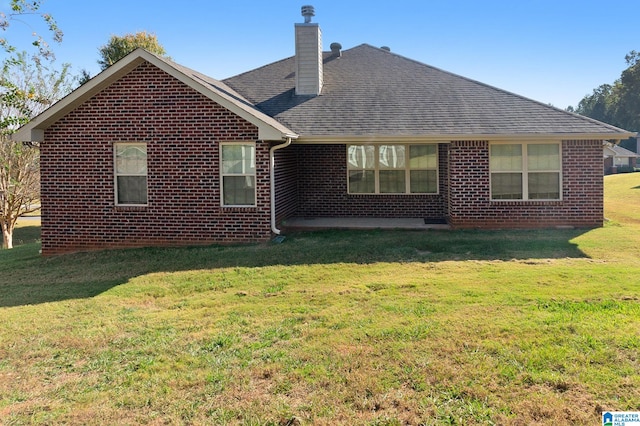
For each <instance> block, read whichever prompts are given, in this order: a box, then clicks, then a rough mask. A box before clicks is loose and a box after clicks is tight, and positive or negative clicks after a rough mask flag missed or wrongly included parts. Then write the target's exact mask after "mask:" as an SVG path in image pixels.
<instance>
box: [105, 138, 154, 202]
mask: <svg viewBox="0 0 640 426" xmlns="http://www.w3.org/2000/svg"><path fill="white" fill-rule="evenodd" d="M122 146H127V147H144V152H145V155H146V157H145V161H146V166H145V172H144V173H118V154H117V152H118V147H122ZM148 167H149V152H148V150H147V144H146V143H145V142H114V143H113V190H114V193H113V196H114V201H115V205H116V206H123V207H137V206H138V207H139V206H148V205H149V169H148ZM123 176H144V177H145V178H146V182H147V185H146V187H147V194H146V197H145V198H146V199H147V202H146V203H121V202H120V200H119V199H118V178H119V177H123Z"/></svg>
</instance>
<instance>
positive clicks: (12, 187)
mask: <svg viewBox="0 0 640 426" xmlns="http://www.w3.org/2000/svg"><path fill="white" fill-rule="evenodd" d="M40 6H41V0H11V1H10V3H9V9H10V10H9V11H7V12H4V11H0V30H1V31H0V34H1V35H2V37H0V48H1V50H4V52H5V54H6V56H5V57H4V59H3V60H2V63H1V64H0V67H1V68H0V228H2V235H3V243H2V245H3V247H5V248H11V247H12V246H13V229H14V227H15V224H16V221H17V219H18V218H19V217H20V216H22V215H24V214H25V213H28V212H30V211H32V210H33V209H34V208H35V207H34V201H36V200H37V199H38V198H39V192H40V174H39V170H38V165H39V152H38V149H37V146H34V145H33V144H31V143H22V142H16V141H13V140H11V138H10V135H11V133H13V132H14V131H15V130H16V129H17V128H18V127H19V126H21V125H22V124H24V123H26V122H27V121H29V119H31V118H32V117H33V116H35V115H36V114H38V113H40V112H42V111H43V110H44V109H45V108H47V107H48V106H49V105H51V104H52V103H53V102H54V101H56V100H57V99H59V98H60V97H61V96H62V95H64V94H66V92H68V91H69V90H70V87H71V84H70V78H69V73H68V71H69V66H68V65H63V67H62V70H61V71H53V70H52V68H51V67H52V65H53V59H54V55H53V52H52V50H51V48H50V45H49V43H48V42H47V41H46V40H45V39H44V38H43V37H42V36H41V35H39V34H38V33H37V32H33V30H32V29H31V28H32V25H30V24H29V23H28V22H27V21H29V20H30V19H31V18H32V17H34V16H36V17H38V22H42V23H44V24H45V25H46V28H47V31H48V32H49V33H50V35H51V36H52V39H53V41H55V42H57V43H59V42H61V41H62V36H63V34H62V31H60V29H59V28H58V26H57V24H56V21H55V20H54V19H53V17H52V16H51V15H49V14H47V13H42V12H40ZM16 23H18V24H24V25H26V26H27V27H28V28H29V29H30V30H31V32H32V34H33V41H32V42H31V45H32V46H34V47H35V51H32V52H31V53H30V54H29V53H27V52H26V51H21V50H19V49H18V46H17V44H15V43H12V42H11V41H9V40H8V39H7V38H6V35H7V34H8V33H9V29H10V28H12V27H13V26H14V24H16Z"/></svg>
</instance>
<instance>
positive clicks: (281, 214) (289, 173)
mask: <svg viewBox="0 0 640 426" xmlns="http://www.w3.org/2000/svg"><path fill="white" fill-rule="evenodd" d="M274 169H275V187H276V222H277V223H280V222H281V221H283V220H284V219H286V218H287V217H291V216H294V215H295V214H296V211H297V209H298V166H297V156H296V149H295V147H294V146H288V147H287V148H282V149H279V150H277V151H276V152H275V168H274Z"/></svg>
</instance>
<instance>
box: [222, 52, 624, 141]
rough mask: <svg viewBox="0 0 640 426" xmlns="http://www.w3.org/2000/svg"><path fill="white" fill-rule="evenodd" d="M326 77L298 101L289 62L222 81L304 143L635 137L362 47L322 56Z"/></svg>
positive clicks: (398, 56)
mask: <svg viewBox="0 0 640 426" xmlns="http://www.w3.org/2000/svg"><path fill="white" fill-rule="evenodd" d="M323 76H324V86H323V88H322V93H321V95H320V96H316V97H313V96H299V95H298V96H296V95H295V94H294V93H295V84H296V83H295V80H296V79H295V58H294V57H290V58H287V59H284V60H281V61H279V62H275V63H272V64H270V65H266V66H263V67H261V68H258V69H256V70H253V71H249V72H246V73H244V74H240V75H238V76H235V77H231V78H228V79H226V80H224V83H226V84H227V85H228V86H230V87H231V88H233V89H234V90H235V91H236V92H238V93H239V94H241V95H242V96H243V97H244V98H246V99H247V100H249V101H250V102H251V103H252V104H254V105H255V106H256V107H257V108H258V109H260V111H263V112H264V113H265V114H267V115H269V116H272V117H274V118H276V119H277V120H278V121H280V122H281V123H283V124H284V125H286V126H287V127H288V128H291V129H292V130H294V131H295V132H296V133H298V134H299V135H300V140H301V141H302V140H303V139H305V140H313V139H318V140H323V139H324V140H330V139H331V138H335V139H339V138H366V139H371V138H372V137H377V138H384V137H389V138H398V137H407V138H411V137H420V138H425V137H428V138H432V139H434V140H437V139H444V140H451V139H453V138H461V139H472V138H479V137H480V138H483V139H485V138H487V137H492V138H500V137H504V138H510V137H514V136H515V137H549V136H555V137H561V138H564V139H566V138H572V137H575V138H585V137H588V138H596V139H626V138H627V137H630V136H632V135H633V134H632V133H630V132H627V131H625V130H622V129H619V128H617V127H614V126H611V125H608V124H605V123H601V122H598V121H596V120H592V119H590V118H586V117H583V116H579V115H576V114H572V113H569V112H567V111H563V110H560V109H557V108H554V107H551V106H549V105H545V104H542V103H540V102H536V101H533V100H530V99H527V98H524V97H522V96H519V95H515V94H513V93H509V92H507V91H504V90H500V89H497V88H494V87H491V86H488V85H486V84H483V83H479V82H477V81H474V80H470V79H467V78H464V77H461V76H458V75H455V74H452V73H449V72H446V71H442V70H440V69H437V68H434V67H431V66H429V65H425V64H423V63H420V62H417V61H414V60H411V59H407V58H405V57H403V56H400V55H397V54H394V53H391V52H389V51H387V50H384V49H378V48H376V47H373V46H370V45H366V44H363V45H360V46H357V47H354V48H352V49H349V50H345V51H344V52H342V55H341V56H340V57H337V56H333V54H332V52H325V53H324V71H323Z"/></svg>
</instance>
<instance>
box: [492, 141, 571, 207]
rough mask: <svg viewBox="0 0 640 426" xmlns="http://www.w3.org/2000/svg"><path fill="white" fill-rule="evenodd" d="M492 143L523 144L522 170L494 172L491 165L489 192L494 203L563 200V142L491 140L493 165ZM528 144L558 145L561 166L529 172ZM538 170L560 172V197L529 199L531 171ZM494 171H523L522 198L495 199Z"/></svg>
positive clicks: (513, 171) (512, 171)
mask: <svg viewBox="0 0 640 426" xmlns="http://www.w3.org/2000/svg"><path fill="white" fill-rule="evenodd" d="M491 145H520V146H522V170H520V171H519V172H518V171H516V170H510V171H502V172H499V171H498V172H494V171H493V170H491V166H489V192H490V200H491V202H494V203H505V202H506V203H508V202H514V201H516V202H522V201H529V202H537V201H562V187H563V185H562V174H563V173H562V158H563V157H562V142H559V141H536V142H518V141H500V142H490V143H489V165H491ZM528 145H558V154H559V156H560V168H559V169H557V170H536V171H532V172H529V170H528V168H527V165H528V161H527V160H528V159H527V156H528V150H527V146H528ZM536 172H548V173H558V186H559V188H558V198H534V199H529V173H536ZM494 173H496V174H497V173H522V198H520V199H502V198H498V199H494V198H493V192H492V188H493V182H492V179H493V174H494Z"/></svg>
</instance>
